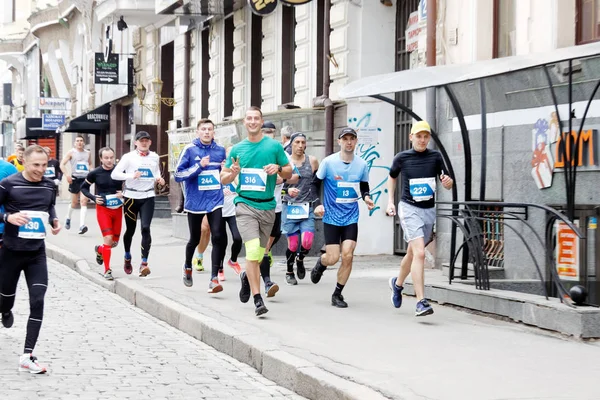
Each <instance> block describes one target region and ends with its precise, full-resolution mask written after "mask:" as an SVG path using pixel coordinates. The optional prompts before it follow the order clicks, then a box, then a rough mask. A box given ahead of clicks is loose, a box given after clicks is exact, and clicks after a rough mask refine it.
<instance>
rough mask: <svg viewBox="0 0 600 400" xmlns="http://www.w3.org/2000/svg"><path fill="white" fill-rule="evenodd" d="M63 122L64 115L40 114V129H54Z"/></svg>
mask: <svg viewBox="0 0 600 400" xmlns="http://www.w3.org/2000/svg"><path fill="white" fill-rule="evenodd" d="M64 124H65V116H64V115H58V114H42V129H43V130H45V131H56V130H57V129H58V128H60V127H61V126H63V125H64Z"/></svg>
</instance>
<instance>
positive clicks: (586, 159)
mask: <svg viewBox="0 0 600 400" xmlns="http://www.w3.org/2000/svg"><path fill="white" fill-rule="evenodd" d="M566 139H567V134H566V133H565V134H563V135H562V136H559V137H558V140H557V142H556V145H555V146H554V152H555V157H554V159H555V160H556V162H555V163H554V168H564V167H565V162H566V163H568V162H569V161H571V165H573V166H575V165H577V167H578V168H579V167H598V155H599V154H598V130H597V129H588V130H583V131H581V135H579V137H577V132H576V131H571V140H566ZM565 142H566V143H565ZM565 144H566V150H567V154H566V157H565V155H564V153H563V152H564V150H565V149H564V146H565ZM575 145H576V146H577V153H576V154H575V155H574V157H573V159H572V160H571V159H570V158H571V152H572V151H573V150H574V149H572V148H571V146H575Z"/></svg>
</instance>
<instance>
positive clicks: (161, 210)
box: [154, 196, 171, 218]
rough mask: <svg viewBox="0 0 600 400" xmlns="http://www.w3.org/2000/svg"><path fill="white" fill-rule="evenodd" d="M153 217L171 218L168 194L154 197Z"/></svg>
mask: <svg viewBox="0 0 600 400" xmlns="http://www.w3.org/2000/svg"><path fill="white" fill-rule="evenodd" d="M154 218H171V203H169V197H168V196H156V198H155V199H154Z"/></svg>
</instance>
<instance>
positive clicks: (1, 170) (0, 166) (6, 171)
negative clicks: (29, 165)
mask: <svg viewBox="0 0 600 400" xmlns="http://www.w3.org/2000/svg"><path fill="white" fill-rule="evenodd" d="M17 172H18V170H17V167H15V166H14V165H13V164H11V163H9V162H8V161H4V160H0V181H1V180H2V179H4V178H6V177H7V176H10V175H12V174H16V173H17ZM0 212H4V206H0ZM3 234H4V223H0V247H2V235H3Z"/></svg>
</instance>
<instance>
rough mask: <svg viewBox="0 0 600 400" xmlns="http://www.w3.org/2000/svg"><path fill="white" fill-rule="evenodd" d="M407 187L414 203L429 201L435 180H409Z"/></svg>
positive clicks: (432, 193) (433, 192) (433, 191)
mask: <svg viewBox="0 0 600 400" xmlns="http://www.w3.org/2000/svg"><path fill="white" fill-rule="evenodd" d="M408 185H409V187H410V195H411V196H412V198H413V200H414V201H427V200H431V199H432V198H433V195H434V194H435V178H418V179H410V180H409V181H408Z"/></svg>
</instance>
